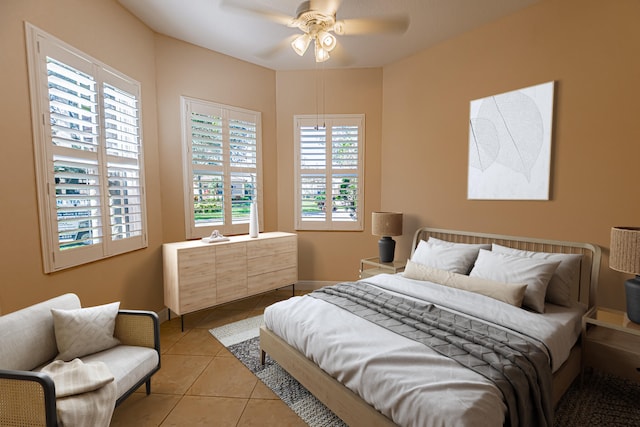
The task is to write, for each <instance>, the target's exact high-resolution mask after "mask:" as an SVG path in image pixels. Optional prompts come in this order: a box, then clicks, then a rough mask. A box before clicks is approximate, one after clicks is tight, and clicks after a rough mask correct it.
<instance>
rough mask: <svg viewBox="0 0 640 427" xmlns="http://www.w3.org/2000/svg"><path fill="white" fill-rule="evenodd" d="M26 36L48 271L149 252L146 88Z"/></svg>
mask: <svg viewBox="0 0 640 427" xmlns="http://www.w3.org/2000/svg"><path fill="white" fill-rule="evenodd" d="M27 37H28V41H29V43H28V50H29V73H30V85H31V98H32V115H33V118H34V120H33V126H34V147H35V154H36V174H37V180H38V206H39V213H40V228H41V236H42V239H41V240H42V247H43V254H44V257H43V258H44V269H45V271H46V272H52V271H56V270H60V269H63V268H67V267H72V266H75V265H79V264H82V263H86V262H91V261H95V260H98V259H101V258H105V257H108V256H112V255H116V254H120V253H123V252H127V251H131V250H135V249H140V248H143V247H146V245H147V237H146V224H145V222H146V221H145V215H146V214H145V206H144V190H143V188H144V182H143V164H142V144H141V141H142V138H141V129H140V126H139V123H140V110H139V105H138V104H139V96H140V95H139V92H140V85H139V83H137V82H135V81H133V80H131V79H129V78H127V77H126V76H123V75H121V74H119V73H118V72H116V71H115V70H112V69H110V68H109V67H108V66H106V65H104V64H101V63H100V62H99V61H97V60H95V59H92V58H90V57H88V56H86V55H84V54H83V53H81V52H79V51H77V50H75V49H73V48H72V47H70V46H68V45H66V44H64V43H63V42H61V41H59V40H57V39H55V38H54V37H52V36H50V35H48V34H46V33H44V32H42V31H40V30H39V29H37V28H35V27H33V26H31V25H29V24H27Z"/></svg>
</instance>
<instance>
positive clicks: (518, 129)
mask: <svg viewBox="0 0 640 427" xmlns="http://www.w3.org/2000/svg"><path fill="white" fill-rule="evenodd" d="M554 83H555V82H553V81H551V82H547V83H542V84H539V85H536V86H530V87H527V88H524V89H518V90H514V91H511V92H506V93H502V94H499V95H493V96H489V97H486V98H482V99H477V100H475V101H471V105H470V113H469V175H468V186H467V198H468V199H470V200H549V185H550V183H549V181H550V167H551V134H552V132H551V130H552V119H553V92H554Z"/></svg>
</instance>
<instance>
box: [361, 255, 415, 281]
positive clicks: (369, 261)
mask: <svg viewBox="0 0 640 427" xmlns="http://www.w3.org/2000/svg"><path fill="white" fill-rule="evenodd" d="M405 265H406V261H393V262H380V258H378V257H375V258H363V259H361V260H360V278H361V279H364V278H367V277H371V276H375V275H376V274H380V273H388V274H395V273H400V272H402V271H404V266H405Z"/></svg>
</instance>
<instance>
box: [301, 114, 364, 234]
mask: <svg viewBox="0 0 640 427" xmlns="http://www.w3.org/2000/svg"><path fill="white" fill-rule="evenodd" d="M293 121H294V126H293V127H294V163H295V165H294V169H295V171H294V174H295V179H294V183H295V184H294V187H295V188H294V192H295V198H294V199H295V203H294V223H295V225H294V226H295V229H296V230H300V231H363V230H364V203H365V198H364V194H365V191H364V187H365V183H364V158H365V157H364V156H365V115H364V114H327V115H323V116H318V115H305V114H300V115H294V117H293ZM334 126H349V127H357V129H358V143H357V147H358V156H357V166H356V167H355V168H352V169H351V171H352V172H353V171H355V173H356V177H357V183H358V184H357V192H356V201H357V202H356V207H355V213H356V219H355V220H354V221H345V220H336V219H333V212H332V211H328V212H327V211H325V215H326V216H325V218H324V220H305V219H304V217H303V216H302V203H303V200H302V186H303V184H302V175H303V170H304V169H303V168H302V163H301V156H302V155H301V146H300V145H301V129H302V127H306V128H308V127H316V128H317V127H322V128H325V129H330V128H331V129H332V128H333V127H334ZM332 132H333V131H331V135H333V133H332ZM331 137H332V136H331ZM332 138H333V137H332ZM324 148H325V156H326V157H325V167H323V168H314V169H315V170H316V172H317V173H323V174H324V177H325V184H324V194H328V193H329V190H330V189H331V186H332V181H331V176H332V175H341V174H343V173H341V171H342V169H340V168H335V167H334V166H333V165H332V164H331V163H332V152H331V148H332V144H330V143H327V141H326V133H325V147H324ZM325 197H326V196H325ZM332 200H333V197H332ZM325 203H326V200H325Z"/></svg>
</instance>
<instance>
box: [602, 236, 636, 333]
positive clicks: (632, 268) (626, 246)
mask: <svg viewBox="0 0 640 427" xmlns="http://www.w3.org/2000/svg"><path fill="white" fill-rule="evenodd" d="M609 267H610V268H611V269H613V270H616V271H621V272H623V273H630V274H633V275H635V276H636V277H635V278H632V279H629V280H627V281H626V282H625V283H624V288H625V291H626V295H627V316H628V317H629V319H630V320H631V321H633V322H635V323H640V227H613V228H612V229H611V252H610V254H609Z"/></svg>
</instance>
